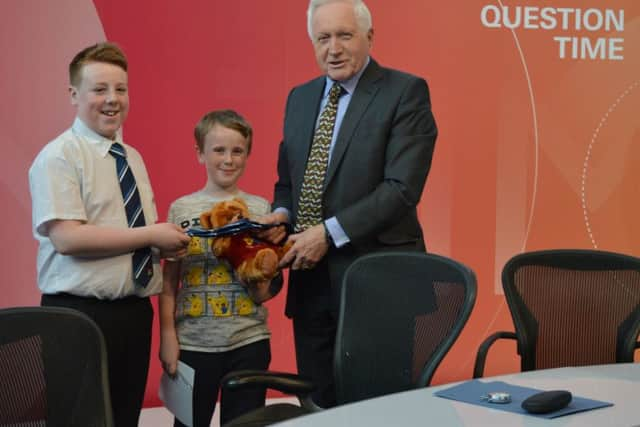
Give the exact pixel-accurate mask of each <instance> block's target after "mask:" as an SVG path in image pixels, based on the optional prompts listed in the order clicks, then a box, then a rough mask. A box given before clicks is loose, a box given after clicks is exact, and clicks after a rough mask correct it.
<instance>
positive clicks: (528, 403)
mask: <svg viewBox="0 0 640 427" xmlns="http://www.w3.org/2000/svg"><path fill="white" fill-rule="evenodd" d="M571 398H572V396H571V392H568V391H566V390H551V391H543V392H541V393H536V394H533V395H531V396H529V397H527V398H526V399H525V400H524V401H523V402H522V409H524V410H525V411H527V412H530V413H532V414H546V413H548V412H553V411H557V410H559V409H562V408H564V407H565V406H567V405H568V404H569V402H571Z"/></svg>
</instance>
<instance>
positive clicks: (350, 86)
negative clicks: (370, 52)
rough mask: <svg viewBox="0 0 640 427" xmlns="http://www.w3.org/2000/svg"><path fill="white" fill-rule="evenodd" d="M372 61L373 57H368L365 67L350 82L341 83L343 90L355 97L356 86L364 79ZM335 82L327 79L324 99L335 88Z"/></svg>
mask: <svg viewBox="0 0 640 427" xmlns="http://www.w3.org/2000/svg"><path fill="white" fill-rule="evenodd" d="M370 61H371V57H370V56H367V60H366V61H365V63H364V66H363V67H362V68H361V69H360V71H358V72H357V73H356V74H355V75H354V76H353V77H351V78H350V79H349V80H345V81H343V82H340V86H342V89H344V90H345V91H346V92H347V93H348V94H349V95H353V91H354V90H356V86H357V85H358V82H359V81H360V77H362V73H364V70H366V68H367V66H368V65H369V62H370ZM333 82H334V80H331V78H329V76H327V77H326V83H325V85H324V94H323V96H322V97H323V98H324V97H326V96H328V95H329V91H330V90H331V86H333Z"/></svg>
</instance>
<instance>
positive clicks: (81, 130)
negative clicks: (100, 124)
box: [71, 117, 124, 157]
mask: <svg viewBox="0 0 640 427" xmlns="http://www.w3.org/2000/svg"><path fill="white" fill-rule="evenodd" d="M71 129H72V130H73V132H74V133H75V134H76V135H79V136H81V137H82V138H84V139H85V141H87V142H89V143H90V144H93V145H95V146H96V148H97V149H98V152H99V153H100V155H101V156H103V157H105V156H106V155H107V154H108V153H109V148H111V144H113V143H114V142H118V143H120V144H122V145H123V146H124V142H123V141H122V128H120V129H118V130H117V131H116V137H115V139H109V138H105V137H104V136H102V135H100V134H98V133H96V132H95V131H94V130H92V129H91V128H89V126H87V125H86V124H85V123H84V122H83V121H82V119H80V117H76V119H75V120H74V122H73V126H71Z"/></svg>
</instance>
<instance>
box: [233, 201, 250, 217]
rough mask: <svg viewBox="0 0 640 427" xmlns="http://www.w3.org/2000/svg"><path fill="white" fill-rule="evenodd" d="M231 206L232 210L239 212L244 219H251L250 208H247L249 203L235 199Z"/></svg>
mask: <svg viewBox="0 0 640 427" xmlns="http://www.w3.org/2000/svg"><path fill="white" fill-rule="evenodd" d="M230 205H232V208H235V209H236V210H238V211H239V212H240V214H241V215H242V217H243V218H248V217H249V207H248V206H247V202H245V201H244V200H243V199H241V198H240V197H234V198H233V200H232V201H231V202H230Z"/></svg>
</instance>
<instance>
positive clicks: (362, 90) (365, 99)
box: [324, 59, 382, 189]
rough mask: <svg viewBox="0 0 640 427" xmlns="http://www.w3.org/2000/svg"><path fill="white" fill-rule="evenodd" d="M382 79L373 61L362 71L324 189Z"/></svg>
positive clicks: (344, 120)
mask: <svg viewBox="0 0 640 427" xmlns="http://www.w3.org/2000/svg"><path fill="white" fill-rule="evenodd" d="M381 78H382V69H381V68H380V66H379V65H378V63H377V62H375V61H374V60H373V59H371V61H370V62H369V65H368V66H367V69H366V70H364V73H362V76H361V77H360V80H359V81H358V85H357V86H356V89H355V91H354V92H353V95H352V98H351V102H349V107H348V108H347V111H346V113H345V115H344V117H343V119H342V125H341V126H340V130H339V133H338V138H337V139H336V145H335V147H334V148H333V153H332V154H331V161H330V162H329V169H328V170H327V176H326V178H325V180H324V188H325V189H326V188H327V186H328V185H329V182H331V179H332V178H333V176H334V175H335V173H336V170H337V169H338V165H339V164H340V161H341V160H342V156H343V155H344V152H345V151H346V149H347V147H348V146H349V143H350V142H351V139H352V136H353V132H354V131H355V130H356V128H357V127H358V124H359V123H360V118H361V117H362V115H363V114H364V112H365V111H366V110H367V108H368V107H369V104H370V103H371V101H372V100H373V98H374V97H375V96H376V93H377V92H378V89H379V87H378V81H379V80H380V79H381Z"/></svg>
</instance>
